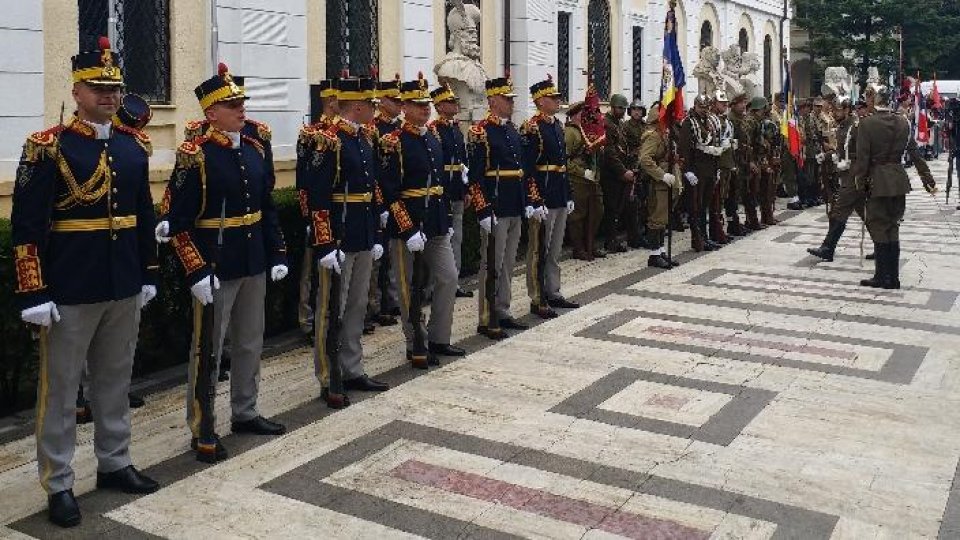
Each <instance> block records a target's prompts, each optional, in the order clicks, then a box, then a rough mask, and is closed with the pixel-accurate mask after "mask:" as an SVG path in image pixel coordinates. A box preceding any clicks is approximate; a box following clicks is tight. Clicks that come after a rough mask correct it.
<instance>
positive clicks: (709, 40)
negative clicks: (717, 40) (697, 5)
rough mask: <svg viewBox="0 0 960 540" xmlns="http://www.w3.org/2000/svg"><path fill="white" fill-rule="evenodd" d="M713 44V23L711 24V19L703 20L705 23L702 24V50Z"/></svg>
mask: <svg viewBox="0 0 960 540" xmlns="http://www.w3.org/2000/svg"><path fill="white" fill-rule="evenodd" d="M712 45H713V25H712V24H710V21H703V25H702V26H700V50H701V51H702V50H703V49H704V47H710V46H712Z"/></svg>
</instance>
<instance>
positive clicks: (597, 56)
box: [587, 0, 611, 100]
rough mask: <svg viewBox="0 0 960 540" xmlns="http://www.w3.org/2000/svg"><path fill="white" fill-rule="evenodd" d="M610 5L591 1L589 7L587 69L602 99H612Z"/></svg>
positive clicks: (601, 0) (596, 0)
mask: <svg viewBox="0 0 960 540" xmlns="http://www.w3.org/2000/svg"><path fill="white" fill-rule="evenodd" d="M610 49H611V45H610V4H609V3H608V2H607V0H590V5H589V6H588V7H587V69H588V70H589V72H590V76H591V77H592V79H593V84H594V86H595V87H596V89H597V94H599V96H600V99H603V100H606V99H609V98H610V85H611V81H610V61H611V55H610Z"/></svg>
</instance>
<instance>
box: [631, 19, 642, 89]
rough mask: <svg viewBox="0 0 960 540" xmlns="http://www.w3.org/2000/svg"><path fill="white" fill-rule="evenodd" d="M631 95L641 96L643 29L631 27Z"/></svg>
mask: <svg viewBox="0 0 960 540" xmlns="http://www.w3.org/2000/svg"><path fill="white" fill-rule="evenodd" d="M633 95H634V97H636V98H637V99H642V98H641V96H642V95H643V28H641V27H639V26H634V27H633Z"/></svg>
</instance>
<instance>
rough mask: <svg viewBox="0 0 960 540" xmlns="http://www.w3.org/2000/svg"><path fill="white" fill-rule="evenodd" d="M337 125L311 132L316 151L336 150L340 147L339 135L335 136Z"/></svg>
mask: <svg viewBox="0 0 960 540" xmlns="http://www.w3.org/2000/svg"><path fill="white" fill-rule="evenodd" d="M336 130H337V127H336V126H332V127H330V128H329V129H318V130H316V131H314V133H313V142H314V144H313V147H314V149H315V150H316V151H317V152H327V151H330V150H333V151H337V150H339V149H340V137H337V131H336Z"/></svg>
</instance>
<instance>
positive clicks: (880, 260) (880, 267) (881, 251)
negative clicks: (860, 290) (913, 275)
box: [860, 242, 889, 288]
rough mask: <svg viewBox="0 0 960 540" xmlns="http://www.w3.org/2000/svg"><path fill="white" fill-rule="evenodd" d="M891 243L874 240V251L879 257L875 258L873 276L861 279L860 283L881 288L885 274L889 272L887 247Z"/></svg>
mask: <svg viewBox="0 0 960 540" xmlns="http://www.w3.org/2000/svg"><path fill="white" fill-rule="evenodd" d="M888 246H889V244H887V243H886V242H874V244H873V252H874V253H876V255H877V257H876V259H874V261H873V264H874V271H873V277H872V278H870V279H862V280H860V285H862V286H864V287H873V288H880V287H881V286H882V285H883V281H884V276H885V275H886V272H887V249H888Z"/></svg>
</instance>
